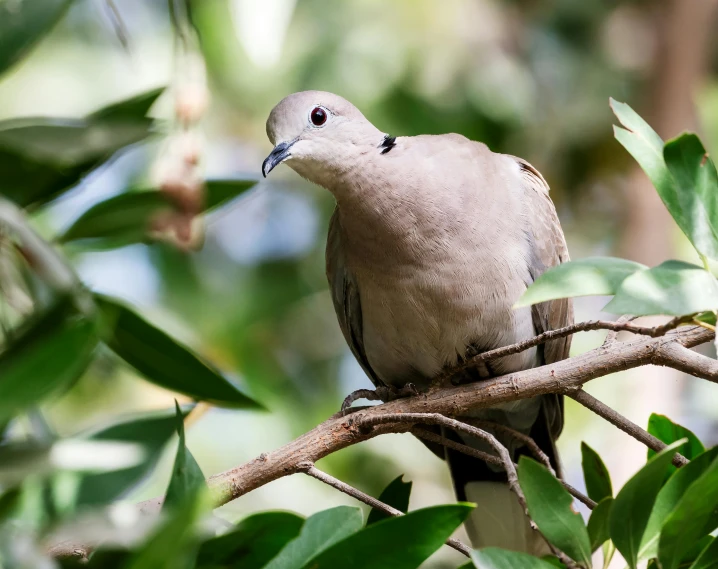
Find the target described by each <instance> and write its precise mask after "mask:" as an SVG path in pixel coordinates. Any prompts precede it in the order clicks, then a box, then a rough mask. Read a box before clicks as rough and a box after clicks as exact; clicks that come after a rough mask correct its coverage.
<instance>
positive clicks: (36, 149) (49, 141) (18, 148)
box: [0, 89, 162, 207]
mask: <svg viewBox="0 0 718 569" xmlns="http://www.w3.org/2000/svg"><path fill="white" fill-rule="evenodd" d="M161 92H162V90H161V89H155V90H152V91H150V92H147V93H144V94H142V95H138V96H136V97H133V98H131V99H128V100H126V101H122V102H119V103H115V104H112V105H110V106H109V107H106V108H104V109H100V110H99V111H97V112H95V113H93V114H91V115H89V116H88V117H86V118H84V119H57V118H23V119H13V120H7V121H0V179H1V180H2V188H1V190H0V192H1V193H2V194H3V195H5V196H6V197H8V198H10V199H11V200H12V201H14V202H15V203H17V204H18V205H20V206H23V207H26V206H30V205H35V204H41V203H44V202H47V201H50V200H52V199H53V198H55V197H56V196H57V195H59V194H60V193H62V192H63V191H65V190H67V189H69V188H71V187H73V186H74V185H76V184H77V183H78V182H79V181H80V180H81V178H82V177H83V176H84V175H85V174H87V173H88V172H90V171H91V170H93V169H95V168H97V167H98V166H99V165H101V164H102V163H103V162H105V161H106V160H107V159H109V158H110V157H111V156H112V155H113V154H114V153H115V152H117V151H118V150H119V149H121V148H123V147H125V146H128V145H130V144H134V143H136V142H139V141H141V140H143V139H145V138H146V137H147V136H148V135H149V134H150V129H151V126H152V120H151V119H149V118H146V117H145V114H146V112H147V109H148V108H149V106H151V104H152V103H153V102H154V101H155V99H156V98H157V97H158V96H159V95H160V93H161Z"/></svg>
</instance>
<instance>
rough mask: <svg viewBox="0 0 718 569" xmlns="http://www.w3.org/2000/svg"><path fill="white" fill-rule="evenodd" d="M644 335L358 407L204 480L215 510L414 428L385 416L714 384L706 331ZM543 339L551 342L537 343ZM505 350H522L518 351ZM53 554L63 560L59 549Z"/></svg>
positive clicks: (146, 508) (147, 508) (716, 369)
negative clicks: (663, 381) (626, 388)
mask: <svg viewBox="0 0 718 569" xmlns="http://www.w3.org/2000/svg"><path fill="white" fill-rule="evenodd" d="M611 324H613V323H611ZM622 329H623V328H622ZM646 336H647V337H637V338H633V339H631V340H630V341H627V342H613V343H611V344H609V345H604V346H601V347H599V348H596V349H594V350H591V351H589V352H586V353H584V354H581V355H579V356H575V357H573V358H570V359H567V360H563V361H560V362H556V363H554V364H551V365H548V366H543V367H540V368H533V369H528V370H524V371H521V372H516V373H510V374H506V375H503V376H501V377H496V378H492V379H488V380H485V381H481V382H477V383H470V384H466V385H461V386H457V387H454V386H451V387H441V386H439V387H433V388H432V389H431V390H429V391H428V392H426V393H421V394H419V395H416V396H414V397H409V398H406V399H398V400H396V401H391V402H389V403H385V404H382V405H376V406H373V407H369V408H366V409H361V410H360V411H357V412H355V413H353V414H352V415H349V416H342V415H341V414H339V413H338V414H336V415H334V416H333V417H331V418H329V419H328V420H326V421H325V422H323V423H321V424H320V425H318V426H316V427H315V428H314V429H312V430H311V431H309V432H307V433H305V434H303V435H301V436H300V437H298V438H297V439H295V440H293V441H291V442H289V443H287V444H286V445H284V446H282V447H280V448H279V449H276V450H274V451H272V452H269V453H262V454H261V455H260V456H259V457H257V458H255V459H254V460H251V461H249V462H246V463H244V464H241V465H239V466H237V467H235V468H233V469H231V470H228V471H226V472H222V473H220V474H216V475H214V476H211V477H210V478H209V479H208V481H207V482H208V485H209V487H210V490H211V491H212V495H213V498H214V501H215V505H216V506H217V507H219V506H220V505H223V504H226V503H227V502H229V501H231V500H234V499H236V498H238V497H240V496H243V495H244V494H246V493H248V492H250V491H252V490H254V489H256V488H259V487H260V486H263V485H265V484H267V483H268V482H271V481H273V480H276V479H278V478H281V477H283V476H288V475H290V474H295V473H297V472H302V466H301V465H303V464H307V463H312V464H314V463H315V462H316V461H318V460H320V459H321V458H323V457H325V456H327V455H329V454H332V453H334V452H336V451H338V450H341V449H343V448H346V447H348V446H351V445H354V444H357V443H360V442H362V441H365V440H368V439H371V438H374V437H376V436H379V435H382V434H385V433H405V432H409V431H413V430H414V429H415V424H416V423H413V424H412V423H411V422H406V421H400V422H397V421H394V422H386V421H387V419H383V418H382V417H386V416H389V415H393V416H394V418H398V417H397V416H400V415H402V414H404V415H405V414H410V413H418V414H422V415H423V414H426V413H431V414H439V415H446V416H454V417H456V416H461V415H463V414H466V413H468V412H469V411H472V410H475V409H481V408H486V407H492V406H495V405H498V404H501V403H507V402H512V401H518V400H521V399H527V398H530V397H535V396H537V395H543V394H547V393H566V394H569V395H571V394H572V393H573V394H575V392H576V391H577V390H578V389H580V388H581V387H582V386H583V385H584V384H585V383H586V382H588V381H591V380H593V379H596V378H598V377H602V376H606V375H609V374H611V373H615V372H618V371H623V370H626V369H631V368H636V367H639V366H643V365H649V364H654V365H663V366H669V367H673V368H675V369H678V370H682V371H687V372H688V373H691V374H692V375H695V376H697V377H702V378H704V379H708V380H710V381H715V380H716V375H717V374H718V362H717V361H715V360H710V359H708V358H704V357H703V356H699V355H698V354H695V353H693V352H690V350H689V348H692V347H695V346H697V345H700V344H703V343H705V342H708V341H710V340H711V339H712V338H713V336H714V334H713V332H712V331H710V330H706V329H704V328H701V327H698V326H693V327H685V328H681V329H678V330H673V331H670V332H668V333H667V334H665V335H664V336H660V337H657V338H651V337H650V335H646ZM547 339H550V338H544V340H543V341H547ZM525 345H526V344H525V343H521V344H519V345H517V346H520V349H528V348H526V347H525ZM509 348H511V349H516V350H517V351H520V349H519V347H512V346H509ZM494 353H495V352H494ZM512 353H515V352H512ZM493 357H495V356H493ZM511 469H513V464H511ZM161 504H162V498H153V499H151V500H147V501H145V502H142V503H140V504H138V508H139V509H140V511H142V512H146V513H154V512H157V511H158V510H159V509H160V506H161ZM55 552H56V553H58V554H59V555H62V553H61V551H60V550H58V549H57V548H55ZM72 554H73V553H72V552H70V555H72Z"/></svg>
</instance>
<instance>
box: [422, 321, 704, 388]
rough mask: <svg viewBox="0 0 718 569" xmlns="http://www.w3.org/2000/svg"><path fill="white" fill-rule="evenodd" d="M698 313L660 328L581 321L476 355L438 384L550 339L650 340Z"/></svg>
mask: <svg viewBox="0 0 718 569" xmlns="http://www.w3.org/2000/svg"><path fill="white" fill-rule="evenodd" d="M693 316H695V314H691V315H688V316H678V317H676V318H673V319H671V320H669V321H668V322H666V323H665V324H662V325H661V326H654V327H650V326H636V325H634V324H631V323H630V322H621V321H617V322H610V321H607V320H588V321H586V322H579V323H578V324H572V325H570V326H565V327H563V328H557V329H556V330H549V331H548V332H544V333H543V334H539V335H538V336H535V337H533V338H531V339H529V340H525V341H523V342H518V343H516V344H512V345H510V346H504V347H502V348H496V349H495V350H489V351H488V352H483V353H481V354H478V355H476V356H473V357H471V358H469V359H467V360H466V361H464V362H462V363H461V364H459V365H457V366H455V367H452V368H451V369H448V370H447V371H446V372H444V373H443V374H441V375H440V376H439V377H438V378H437V379H436V382H437V383H438V384H439V385H441V384H442V383H443V382H445V381H447V380H449V379H451V378H453V377H455V376H456V375H458V374H459V373H461V372H462V371H465V370H467V369H471V368H474V367H475V366H476V365H477V364H479V363H482V362H485V361H487V360H495V359H497V358H502V357H505V356H511V355H513V354H518V353H521V352H525V351H526V350H530V349H531V348H534V347H536V346H539V345H541V344H545V343H546V342H549V341H551V340H557V339H559V338H565V337H566V336H570V335H572V334H575V333H577V332H589V331H592V330H609V331H613V332H631V333H633V334H638V335H641V336H650V337H651V338H657V337H659V336H664V335H665V334H666V333H667V332H670V331H671V330H674V329H675V328H678V326H680V325H681V324H686V323H689V322H691V321H692V319H693Z"/></svg>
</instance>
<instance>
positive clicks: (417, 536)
mask: <svg viewBox="0 0 718 569" xmlns="http://www.w3.org/2000/svg"><path fill="white" fill-rule="evenodd" d="M472 508H473V506H472V505H469V504H453V505H448V506H433V507H431V508H423V509H421V510H416V511H414V512H409V513H408V514H406V515H404V516H398V517H393V518H388V519H385V520H382V521H380V522H377V523H375V524H372V525H370V526H367V527H366V528H364V529H363V530H361V531H359V532H356V533H354V534H352V535H350V536H349V537H347V538H345V539H343V540H342V541H340V542H338V543H335V544H334V545H332V546H331V547H329V548H327V549H325V550H324V551H323V552H321V553H319V554H318V555H315V556H314V557H313V558H311V559H309V560H307V561H306V562H305V563H304V565H303V566H300V565H297V566H296V567H297V568H298V567H304V568H305V569H335V568H337V567H341V568H342V569H364V568H366V567H391V569H416V568H417V567H419V565H421V564H422V563H423V562H424V561H426V559H428V558H429V557H430V556H431V554H432V553H434V552H435V551H436V550H437V549H439V547H441V546H442V545H443V543H444V542H445V541H446V540H447V539H448V538H449V537H451V534H452V533H454V530H455V529H456V528H458V527H459V526H460V525H461V523H462V522H463V521H464V520H465V519H466V518H467V516H468V515H469V514H470V513H471V510H472ZM270 566H272V565H271V564H270V565H269V566H267V568H265V569H268V567H270ZM292 567H294V566H292ZM272 568H273V566H272Z"/></svg>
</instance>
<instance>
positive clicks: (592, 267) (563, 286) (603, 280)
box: [515, 257, 646, 307]
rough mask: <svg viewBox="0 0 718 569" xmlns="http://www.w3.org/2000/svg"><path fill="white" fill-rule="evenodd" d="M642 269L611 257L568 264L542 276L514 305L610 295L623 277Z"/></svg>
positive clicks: (643, 267)
mask: <svg viewBox="0 0 718 569" xmlns="http://www.w3.org/2000/svg"><path fill="white" fill-rule="evenodd" d="M645 268H646V266H645V265H641V264H640V263H634V262H633V261H627V260H626V259H617V258H614V257H589V258H588V259H581V260H579V261H569V262H568V263H562V264H560V265H558V266H557V267H554V268H552V269H549V270H548V271H546V272H545V273H543V274H542V275H541V276H540V277H539V278H538V279H536V281H535V282H534V283H533V284H532V285H531V286H529V288H528V289H527V290H526V292H524V294H523V296H522V297H521V298H520V299H519V301H518V302H517V303H516V304H515V306H516V307H519V306H529V305H531V304H537V303H539V302H544V301H546V300H553V299H556V298H569V297H574V296H589V295H609V294H614V293H615V292H616V290H618V287H619V286H620V285H621V283H622V282H623V281H624V279H626V277H628V276H630V275H632V274H633V273H635V272H636V271H639V270H641V269H645Z"/></svg>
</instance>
